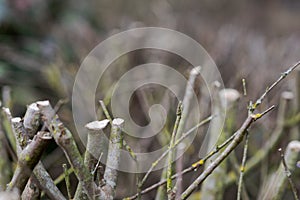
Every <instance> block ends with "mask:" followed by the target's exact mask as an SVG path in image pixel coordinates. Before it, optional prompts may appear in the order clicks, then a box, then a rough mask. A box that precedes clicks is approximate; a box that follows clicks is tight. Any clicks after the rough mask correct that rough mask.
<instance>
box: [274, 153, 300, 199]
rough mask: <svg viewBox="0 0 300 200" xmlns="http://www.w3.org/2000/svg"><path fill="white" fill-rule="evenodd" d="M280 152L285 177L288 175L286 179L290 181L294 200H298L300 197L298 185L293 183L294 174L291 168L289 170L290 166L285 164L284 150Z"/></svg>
mask: <svg viewBox="0 0 300 200" xmlns="http://www.w3.org/2000/svg"><path fill="white" fill-rule="evenodd" d="M278 151H279V153H280V157H281V162H282V164H283V167H284V172H285V175H286V177H287V179H288V181H289V184H290V186H291V189H292V192H293V195H294V199H295V200H298V199H299V197H298V194H297V189H296V185H295V183H294V182H293V180H292V177H291V175H292V173H291V171H290V170H289V168H288V166H287V164H286V162H285V158H284V154H283V151H282V149H281V148H279V149H278Z"/></svg>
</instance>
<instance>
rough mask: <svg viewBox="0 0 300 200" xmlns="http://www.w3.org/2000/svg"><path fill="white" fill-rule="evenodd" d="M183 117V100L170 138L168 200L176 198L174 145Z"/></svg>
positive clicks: (178, 107)
mask: <svg viewBox="0 0 300 200" xmlns="http://www.w3.org/2000/svg"><path fill="white" fill-rule="evenodd" d="M181 117H182V102H179V104H178V106H177V111H176V121H175V124H174V128H173V132H172V135H171V140H170V145H169V149H170V151H169V154H168V167H167V194H168V200H171V199H173V198H174V193H173V192H172V187H173V186H172V179H171V177H172V174H173V170H172V161H173V158H174V155H173V154H174V147H175V138H176V134H177V130H178V126H179V123H180V120H181Z"/></svg>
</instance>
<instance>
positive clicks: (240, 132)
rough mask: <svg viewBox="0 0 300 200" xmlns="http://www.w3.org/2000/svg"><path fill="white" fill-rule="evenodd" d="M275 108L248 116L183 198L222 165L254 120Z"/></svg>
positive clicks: (184, 193) (183, 194)
mask: <svg viewBox="0 0 300 200" xmlns="http://www.w3.org/2000/svg"><path fill="white" fill-rule="evenodd" d="M272 109H274V106H272V107H270V108H268V109H267V110H266V111H264V112H263V113H261V114H260V113H258V114H251V115H249V116H248V117H247V119H246V120H245V122H244V123H243V125H242V126H241V128H240V129H239V130H237V132H236V133H235V137H234V139H233V140H232V141H231V143H230V144H229V145H228V146H227V147H226V148H225V149H224V151H223V152H222V153H221V154H220V155H219V156H218V157H217V158H216V159H215V160H214V161H213V162H212V163H211V164H210V165H209V166H208V167H207V168H206V169H205V170H204V171H203V173H202V174H201V175H200V176H199V177H198V178H197V179H196V180H195V181H194V182H193V183H192V184H191V185H190V186H189V187H188V188H187V189H186V190H185V191H184V192H183V193H182V195H181V199H186V198H188V197H189V196H190V195H191V194H192V192H193V191H194V190H195V189H196V188H197V187H198V185H199V184H200V183H202V182H203V181H204V180H205V179H206V178H207V177H208V176H209V175H210V174H211V173H212V172H213V171H214V169H215V168H216V167H217V166H218V165H220V163H221V162H222V161H223V160H224V159H225V158H226V157H227V156H228V155H229V154H230V153H231V152H232V151H233V150H234V149H235V148H236V147H237V146H238V144H240V143H241V141H242V140H243V138H244V136H245V134H246V130H247V129H248V128H249V127H250V126H251V124H252V123H253V122H255V121H256V120H257V119H259V118H261V117H263V116H264V115H265V114H267V113H268V112H270V111H271V110H272Z"/></svg>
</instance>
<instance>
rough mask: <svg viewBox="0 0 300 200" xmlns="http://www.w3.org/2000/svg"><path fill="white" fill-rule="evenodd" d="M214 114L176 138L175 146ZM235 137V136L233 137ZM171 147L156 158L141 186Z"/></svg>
mask: <svg viewBox="0 0 300 200" xmlns="http://www.w3.org/2000/svg"><path fill="white" fill-rule="evenodd" d="M212 118H213V117H212V116H209V117H208V118H206V119H204V120H203V121H201V122H200V123H199V124H197V125H196V126H194V127H193V128H191V129H190V130H188V131H187V132H186V133H184V134H182V136H181V137H180V138H179V139H178V140H176V142H175V146H177V145H178V144H179V143H181V142H182V141H183V140H184V139H186V138H187V137H188V136H189V135H190V134H191V133H193V132H194V131H195V130H196V129H197V128H199V127H200V126H202V125H204V124H206V123H208V122H210V121H211V120H212ZM232 139H233V138H232ZM169 151H170V149H167V150H166V151H165V152H164V153H163V154H161V156H160V157H159V158H158V159H157V160H155V161H154V162H153V163H152V165H151V167H150V168H149V170H148V171H147V173H146V174H145V175H144V177H143V179H142V181H141V183H140V184H141V187H142V186H143V185H144V183H145V182H146V180H147V178H148V177H149V175H150V173H151V172H153V170H154V168H155V167H156V166H157V165H158V164H159V162H160V161H161V160H162V159H163V158H164V157H165V156H166V155H168V153H169Z"/></svg>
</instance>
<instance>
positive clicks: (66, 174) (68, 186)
mask: <svg viewBox="0 0 300 200" xmlns="http://www.w3.org/2000/svg"><path fill="white" fill-rule="evenodd" d="M62 167H63V169H64V175H65V182H66V187H67V193H68V198H69V199H72V195H71V184H70V178H69V172H68V167H67V164H63V165H62Z"/></svg>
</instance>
